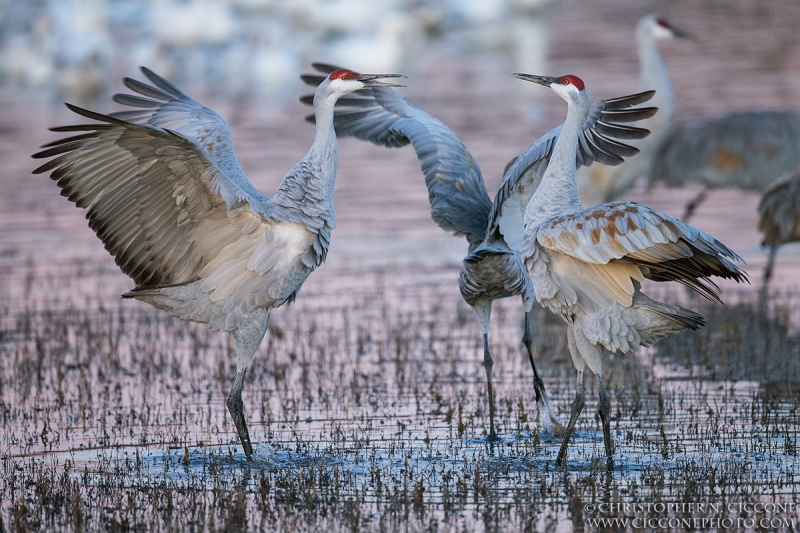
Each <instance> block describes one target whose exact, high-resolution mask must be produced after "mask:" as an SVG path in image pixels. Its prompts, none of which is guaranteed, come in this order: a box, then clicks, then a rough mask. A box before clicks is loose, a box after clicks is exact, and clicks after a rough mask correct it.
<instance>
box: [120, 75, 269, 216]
mask: <svg viewBox="0 0 800 533" xmlns="http://www.w3.org/2000/svg"><path fill="white" fill-rule="evenodd" d="M140 68H141V71H142V73H143V74H144V75H145V76H147V78H148V79H149V80H150V82H151V83H152V84H153V85H154V86H151V85H147V84H145V83H142V82H140V81H137V80H134V79H132V78H124V79H123V80H122V81H123V83H124V84H125V86H126V87H128V89H130V90H131V91H133V92H135V93H137V94H115V95H114V101H115V102H117V103H119V104H122V105H126V106H130V107H135V108H137V109H136V110H134V111H118V112H116V113H111V114H109V115H108V116H110V117H114V118H118V119H120V120H124V121H126V122H134V123H136V124H147V125H150V126H155V127H157V128H162V129H165V130H170V131H174V132H175V133H179V134H181V135H183V136H184V137H188V138H190V139H193V140H194V141H195V142H197V144H198V145H200V146H201V147H202V148H203V150H204V151H205V153H206V156H207V157H208V159H209V160H210V161H211V162H212V163H213V164H214V165H216V167H217V168H218V169H220V170H221V171H222V173H223V174H225V175H226V176H227V177H228V179H229V180H230V181H231V182H233V183H234V184H236V186H237V187H238V188H239V189H241V190H242V191H243V192H244V193H245V195H246V196H249V197H250V198H252V199H253V200H257V201H262V202H263V201H264V200H266V197H264V195H262V194H261V193H260V192H259V191H258V189H256V188H255V187H253V185H252V184H251V183H250V181H249V180H248V179H247V177H246V176H245V173H244V171H243V170H242V167H241V165H239V161H238V159H237V158H236V153H235V152H234V150H233V142H232V141H231V131H230V129H229V128H228V124H227V123H226V122H225V121H224V120H222V117H220V116H219V115H217V114H216V113H215V112H214V111H212V110H211V109H209V108H207V107H204V106H203V105H202V104H200V103H199V102H197V101H195V100H193V99H191V98H189V97H188V96H186V95H185V94H184V93H183V92H181V90H180V89H178V88H177V87H175V86H174V85H173V84H171V83H170V82H168V81H167V80H165V79H164V78H162V77H161V76H159V75H157V74H156V73H154V72H153V71H151V70H150V69H148V68H146V67H140Z"/></svg>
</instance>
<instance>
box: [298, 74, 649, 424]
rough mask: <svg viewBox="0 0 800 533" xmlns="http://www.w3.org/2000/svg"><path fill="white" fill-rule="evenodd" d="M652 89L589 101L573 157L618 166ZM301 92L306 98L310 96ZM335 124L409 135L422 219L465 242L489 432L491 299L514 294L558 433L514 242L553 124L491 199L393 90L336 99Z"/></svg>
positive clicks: (452, 148) (381, 134)
mask: <svg viewBox="0 0 800 533" xmlns="http://www.w3.org/2000/svg"><path fill="white" fill-rule="evenodd" d="M315 67H316V68H317V69H318V70H320V71H322V72H324V73H327V72H330V71H332V70H334V69H335V68H337V67H333V66H330V65H321V64H315ZM304 79H305V80H306V81H307V82H308V83H310V84H318V83H321V82H322V81H323V80H324V76H322V75H316V76H304ZM652 96H653V93H652V91H651V92H647V93H642V94H637V95H633V96H628V97H622V98H617V99H615V100H607V101H600V102H597V103H595V104H594V106H593V107H592V111H593V115H592V120H590V121H587V124H586V125H585V127H584V129H583V133H582V138H583V140H584V143H583V145H582V149H581V150H580V152H579V153H578V158H577V165H588V164H591V163H592V162H593V161H602V162H604V163H607V164H619V163H621V162H622V157H621V156H630V155H634V154H636V149H635V148H631V147H630V146H627V145H625V144H622V143H620V142H617V141H616V140H614V138H615V137H616V138H623V139H634V138H642V137H645V136H646V135H647V134H648V131H647V130H644V129H641V128H633V127H630V126H627V125H625V124H626V123H628V122H632V121H636V120H640V119H642V118H648V117H651V116H653V114H654V113H655V112H656V109H655V108H652V107H649V108H633V109H631V106H634V105H637V104H640V103H642V102H645V101H647V100H649V99H650V98H651V97H652ZM303 100H304V101H305V102H306V103H309V104H310V103H311V98H310V97H305V98H304V99H303ZM309 118H313V117H309ZM334 127H335V128H336V133H337V134H338V135H352V136H354V137H356V138H358V139H362V140H367V141H370V142H372V143H374V144H377V145H381V146H386V147H399V146H405V145H407V144H409V143H410V144H411V145H412V147H413V148H414V150H415V152H416V153H417V157H418V158H419V160H420V161H421V163H422V172H423V174H424V175H425V183H426V184H427V186H428V198H429V200H430V204H431V217H432V218H433V220H434V221H435V222H436V223H437V224H438V225H439V226H440V227H441V228H442V229H445V230H447V231H452V232H453V233H455V234H458V235H464V236H466V238H467V241H468V242H469V253H468V254H467V257H465V258H464V260H463V262H462V264H461V275H460V276H459V280H458V281H459V288H460V290H461V295H462V296H463V297H464V300H465V301H466V302H467V303H468V304H469V305H470V306H471V307H472V309H473V310H474V311H475V314H476V316H477V318H478V323H479V324H480V328H481V332H482V333H483V364H484V367H485V369H486V379H487V395H488V403H489V421H490V422H489V423H490V429H489V440H496V439H497V433H496V430H495V424H494V395H493V392H492V391H493V389H492V366H493V364H494V363H493V360H492V356H491V352H490V350H489V320H490V315H491V311H492V302H493V301H494V300H496V299H499V298H505V297H509V296H516V295H519V296H521V297H522V302H523V305H524V306H525V330H524V334H523V338H522V342H523V344H524V345H525V348H526V350H527V353H528V358H529V360H530V364H531V368H532V369H533V375H534V390H535V393H536V401H537V404H538V406H539V411H540V414H541V419H542V422H543V425H544V426H545V428H547V429H551V430H553V431H555V432H557V433H560V432H561V431H563V426H562V425H561V423H560V421H559V420H558V418H557V417H556V415H555V413H554V412H553V410H552V408H551V406H550V401H549V399H548V396H547V391H546V390H545V386H544V383H543V382H542V380H541V378H540V376H539V374H538V372H537V370H536V365H535V363H534V358H533V347H532V344H531V336H530V312H531V309H532V308H533V302H534V295H533V285H532V284H531V280H530V277H529V276H528V273H527V272H526V270H525V267H524V265H523V264H522V260H521V257H520V255H519V252H518V251H519V249H520V246H521V244H522V241H521V238H522V232H523V225H522V214H523V211H524V209H525V206H526V205H527V203H528V199H529V198H530V196H531V194H532V193H533V191H534V189H535V188H536V186H537V185H538V183H539V180H540V179H541V176H542V173H543V172H544V169H545V167H546V166H547V162H548V161H549V159H550V155H551V153H552V149H553V145H554V143H555V141H556V139H557V138H558V136H559V133H560V131H561V128H560V127H558V128H555V129H553V130H551V131H550V132H548V133H546V134H545V135H544V136H543V137H542V138H540V139H539V140H538V141H536V142H535V143H533V144H532V145H531V146H530V147H529V148H528V149H527V150H526V151H525V152H524V153H523V154H522V155H520V156H519V157H518V158H516V159H515V160H514V161H512V162H511V163H510V165H509V167H508V170H507V172H506V173H505V177H504V178H503V181H502V183H501V184H500V189H499V191H498V193H497V195H496V196H495V200H494V202H492V201H490V200H489V195H488V193H487V192H486V186H485V184H484V181H483V176H482V175H481V171H480V168H479V167H478V164H477V162H476V161H475V159H474V158H473V157H472V155H471V154H470V153H469V151H467V148H466V147H465V146H464V144H463V143H462V142H461V140H460V139H459V138H458V137H456V135H455V133H453V131H452V130H450V128H448V127H447V126H446V125H444V124H443V123H442V122H441V121H440V120H438V119H436V118H434V117H432V116H431V115H429V114H428V113H426V112H425V111H423V110H422V109H420V108H419V107H417V106H416V105H414V104H413V103H411V102H410V101H408V100H407V99H406V98H404V97H403V96H402V95H401V94H400V93H399V92H397V91H395V90H394V89H383V88H378V89H370V90H367V91H361V92H358V93H355V94H353V95H349V96H347V97H346V98H343V99H341V100H340V101H339V104H338V106H337V108H336V111H335V116H334ZM573 159H574V158H573ZM575 165H576V162H575V161H573V166H575Z"/></svg>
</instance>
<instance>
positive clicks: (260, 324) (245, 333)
mask: <svg viewBox="0 0 800 533" xmlns="http://www.w3.org/2000/svg"><path fill="white" fill-rule="evenodd" d="M267 324H269V310H268V309H257V310H255V311H254V312H253V314H252V315H251V317H250V322H248V323H247V324H246V325H244V326H241V327H239V328H238V329H236V330H234V332H233V336H234V339H235V346H236V377H235V378H234V380H233V386H232V387H231V391H230V393H228V399H227V401H226V402H225V404H226V405H227V406H228V411H230V413H231V417H233V423H234V424H236V431H237V432H238V433H239V440H240V441H241V443H242V448H243V449H244V454H245V455H246V456H247V459H248V460H250V456H251V455H253V445H252V444H251V443H250V433H248V431H247V422H246V421H245V417H244V403H243V402H242V387H243V386H244V376H245V374H246V373H247V367H248V366H249V365H250V361H252V360H253V355H255V353H256V350H257V349H258V345H259V344H261V339H263V338H264V334H265V333H266V331H267Z"/></svg>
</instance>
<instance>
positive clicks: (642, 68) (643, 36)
mask: <svg viewBox="0 0 800 533" xmlns="http://www.w3.org/2000/svg"><path fill="white" fill-rule="evenodd" d="M636 44H637V47H638V49H639V86H640V89H641V90H643V91H649V90H655V91H656V94H655V95H654V96H653V100H652V101H651V104H652V105H654V106H656V107H658V116H659V119H667V122H668V119H669V118H670V117H671V115H672V108H673V100H674V98H673V95H672V85H670V83H669V74H668V73H667V67H666V65H665V64H664V59H663V58H662V57H661V53H660V52H659V51H658V46H657V45H656V40H655V38H654V37H653V34H652V32H651V31H649V30H648V29H647V28H640V29H638V30H637V32H636Z"/></svg>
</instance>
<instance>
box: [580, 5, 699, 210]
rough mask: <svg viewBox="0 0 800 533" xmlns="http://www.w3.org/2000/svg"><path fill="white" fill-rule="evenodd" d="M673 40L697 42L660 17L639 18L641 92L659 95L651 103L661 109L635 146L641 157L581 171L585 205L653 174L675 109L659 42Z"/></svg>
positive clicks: (616, 195)
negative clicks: (651, 169)
mask: <svg viewBox="0 0 800 533" xmlns="http://www.w3.org/2000/svg"><path fill="white" fill-rule="evenodd" d="M673 38H678V39H694V36H693V35H691V34H689V33H687V32H685V31H683V30H680V29H677V28H675V27H673V26H672V25H671V24H670V23H669V22H668V21H667V20H666V19H665V18H664V17H661V16H659V15H655V14H651V15H645V16H644V17H642V18H641V19H639V23H638V24H637V25H636V47H637V49H638V51H639V89H640V90H642V91H649V90H654V91H655V92H656V94H655V96H653V100H652V101H651V104H652V105H654V106H655V107H657V108H658V114H656V115H655V116H654V117H652V118H650V119H648V120H647V122H646V123H644V124H643V126H646V127H647V129H649V130H650V135H648V136H647V137H646V138H644V139H641V140H638V141H635V142H633V143H632V144H633V146H636V147H637V148H638V149H639V155H637V156H636V157H633V158H630V159H628V160H626V161H625V162H624V163H622V164H620V165H617V166H609V165H604V164H597V165H592V166H591V167H581V168H579V169H578V194H580V197H581V201H582V202H583V205H595V204H599V203H603V202H609V201H611V200H615V199H617V198H619V197H620V196H622V195H623V194H624V193H625V192H626V191H627V190H628V189H630V188H631V187H632V186H633V184H634V183H635V182H636V180H637V179H639V178H640V177H642V176H647V175H649V174H650V168H651V165H652V161H653V157H654V156H655V154H656V151H657V150H658V148H659V146H661V143H662V142H663V141H664V137H665V135H666V134H667V131H668V130H669V126H670V123H671V122H672V116H673V114H674V110H675V102H674V97H673V95H672V86H671V85H670V83H669V73H668V72H667V68H666V66H665V65H664V60H663V59H662V57H661V54H660V53H659V51H658V45H657V43H658V41H661V40H664V39H673Z"/></svg>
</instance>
